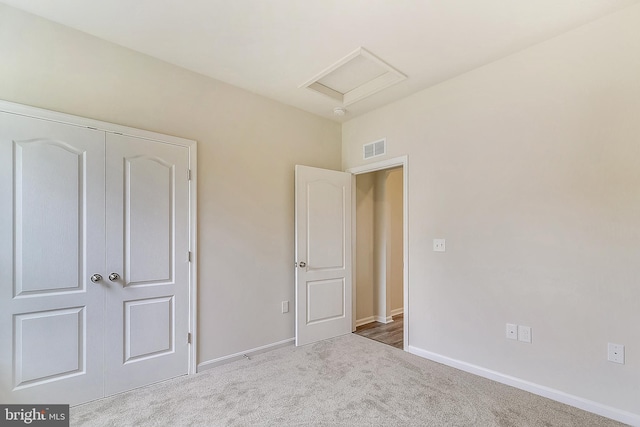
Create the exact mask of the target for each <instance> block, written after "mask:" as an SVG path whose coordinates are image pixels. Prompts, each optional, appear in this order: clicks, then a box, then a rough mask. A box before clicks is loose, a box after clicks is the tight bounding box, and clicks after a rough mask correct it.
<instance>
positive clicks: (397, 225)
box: [351, 158, 408, 349]
mask: <svg viewBox="0 0 640 427" xmlns="http://www.w3.org/2000/svg"><path fill="white" fill-rule="evenodd" d="M392 162H393V163H392V164H389V162H385V163H383V164H377V165H375V164H374V165H370V166H369V168H368V170H367V169H364V170H361V171H351V172H352V173H354V175H355V177H354V186H353V188H354V190H355V191H354V197H353V199H354V209H353V216H354V219H355V227H353V228H354V239H353V240H354V250H355V253H354V265H353V267H354V269H353V271H354V275H353V293H354V298H353V300H354V307H353V319H354V327H353V330H354V333H356V334H358V335H361V336H364V337H366V338H370V339H373V340H376V341H379V342H382V343H384V344H388V345H391V346H394V347H396V348H400V349H405V348H406V346H407V345H408V343H407V337H408V333H407V330H406V329H407V328H406V324H405V322H404V318H405V316H406V311H407V310H406V308H407V301H408V299H407V283H406V262H405V260H406V250H407V249H406V189H405V187H406V158H401V159H395V161H392ZM394 163H395V164H394Z"/></svg>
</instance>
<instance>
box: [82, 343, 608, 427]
mask: <svg viewBox="0 0 640 427" xmlns="http://www.w3.org/2000/svg"><path fill="white" fill-rule="evenodd" d="M71 425H72V426H117V427H122V426H171V427H181V426H482V427H488V426H500V427H506V426H580V427H586V426H598V427H602V426H619V425H621V424H619V423H617V422H614V421H611V420H608V419H606V418H602V417H599V416H597V415H593V414H590V413H588V412H584V411H581V410H579V409H576V408H573V407H570V406H566V405H563V404H560V403H557V402H554V401H551V400H548V399H545V398H542V397H539V396H535V395H533V394H530V393H527V392H524V391H521V390H518V389H515V388H512V387H508V386H505V385H502V384H499V383H495V382H493V381H489V380H487V379H484V378H480V377H477V376H474V375H471V374H468V373H466V372H462V371H458V370H456V369H453V368H450V367H447V366H444V365H440V364H438V363H434V362H431V361H429V360H426V359H423V358H420V357H418V356H414V355H412V354H409V353H406V352H403V351H402V350H399V349H396V348H393V347H390V346H388V345H384V344H381V343H378V342H376V341H372V340H369V339H366V338H363V337H360V336H357V335H354V334H350V335H345V336H342V337H338V338H334V339H332V340H328V341H323V342H320V343H316V344H312V345H308V346H305V347H297V348H296V347H285V348H280V349H277V350H274V351H271V352H267V353H263V354H259V355H256V356H254V357H252V358H251V360H240V361H237V362H233V363H229V364H227V365H223V366H218V367H216V368H213V369H210V370H207V371H204V372H202V373H199V374H196V375H193V376H187V377H181V378H177V379H174V380H170V381H166V382H163V383H159V384H155V385H152V386H148V387H144V388H141V389H138V390H133V391H130V392H126V393H122V394H119V395H117V396H113V397H109V398H105V399H101V400H98V401H95V402H91V403H87V404H84V405H80V406H76V407H73V408H71Z"/></svg>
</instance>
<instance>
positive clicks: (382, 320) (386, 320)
mask: <svg viewBox="0 0 640 427" xmlns="http://www.w3.org/2000/svg"><path fill="white" fill-rule="evenodd" d="M374 318H375V321H376V322H380V323H391V322H393V317H391V316H387V317H384V316H374Z"/></svg>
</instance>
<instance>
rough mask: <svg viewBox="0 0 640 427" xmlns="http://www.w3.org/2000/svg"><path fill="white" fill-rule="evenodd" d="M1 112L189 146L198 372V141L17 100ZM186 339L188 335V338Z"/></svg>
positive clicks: (192, 319) (192, 359)
mask: <svg viewBox="0 0 640 427" xmlns="http://www.w3.org/2000/svg"><path fill="white" fill-rule="evenodd" d="M0 111H3V112H6V113H10V114H16V115H20V116H26V117H33V118H36V119H42V120H48V121H52V122H58V123H64V124H67V125H71V126H78V127H84V128H89V129H94V130H99V131H103V132H108V133H115V134H120V135H129V136H133V137H136V138H142V139H146V140H149V141H155V142H160V143H164V144H172V145H178V146H182V147H187V148H188V149H189V170H190V173H189V178H190V180H189V252H190V254H191V260H190V263H189V302H188V304H189V333H190V334H191V344H190V346H189V356H188V359H189V360H188V362H189V367H188V373H189V374H195V373H196V367H197V363H196V362H197V354H198V352H197V345H198V335H197V327H198V322H197V319H198V317H197V314H198V313H197V309H198V304H197V302H198V298H197V297H198V292H197V291H198V287H197V283H198V280H197V274H198V242H197V237H198V233H197V224H198V222H197V219H198V218H197V208H198V205H197V194H198V193H197V189H198V186H197V177H198V169H197V163H198V162H197V155H198V149H197V148H198V147H197V145H198V144H197V142H196V141H193V140H190V139H185V138H180V137H177V136H170V135H165V134H161V133H156V132H150V131H146V130H142V129H135V128H131V127H128V126H122V125H117V124H114V123H108V122H103V121H100V120H93V119H88V118H85V117H80V116H74V115H71V114H65V113H59V112H56V111H51V110H45V109H42V108H37V107H31V106H28V105H23V104H17V103H14V102H9V101H4V100H1V99H0ZM185 339H186V337H185Z"/></svg>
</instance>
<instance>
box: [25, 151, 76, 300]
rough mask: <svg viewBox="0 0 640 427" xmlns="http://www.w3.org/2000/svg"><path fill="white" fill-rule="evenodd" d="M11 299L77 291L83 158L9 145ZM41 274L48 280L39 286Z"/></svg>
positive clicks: (74, 154) (70, 153)
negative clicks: (12, 226)
mask: <svg viewBox="0 0 640 427" xmlns="http://www.w3.org/2000/svg"><path fill="white" fill-rule="evenodd" d="M13 145H14V147H13V148H14V164H13V169H14V171H15V172H14V173H15V180H14V188H13V193H14V199H13V202H14V212H15V243H14V254H15V274H16V275H15V293H16V295H18V296H24V295H33V294H34V293H37V292H53V291H69V290H79V289H81V287H82V277H83V275H84V269H83V266H84V256H83V254H84V236H85V227H86V223H85V222H84V212H85V210H86V207H85V197H84V189H85V188H86V185H87V184H86V182H85V180H86V174H85V173H84V170H85V161H84V160H85V159H84V157H85V153H84V152H82V151H80V150H78V149H76V148H74V147H73V146H71V145H69V144H67V143H64V142H62V141H56V140H51V139H35V140H26V141H24V140H23V141H14V144H13ZM43 272H47V277H48V279H49V280H42V273H43Z"/></svg>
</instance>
